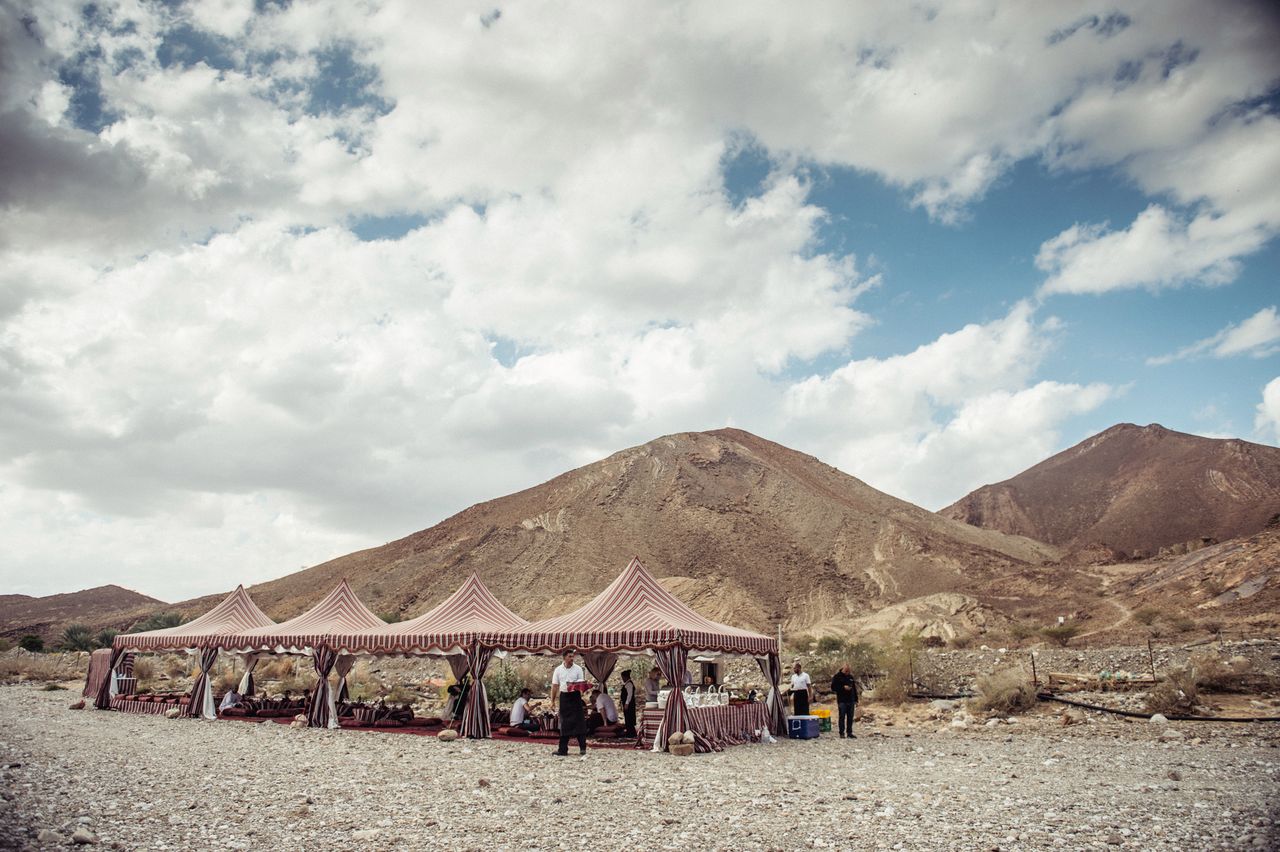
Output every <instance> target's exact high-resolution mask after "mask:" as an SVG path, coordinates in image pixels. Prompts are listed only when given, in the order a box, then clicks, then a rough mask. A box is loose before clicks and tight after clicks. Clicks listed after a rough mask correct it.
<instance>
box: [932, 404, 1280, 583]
mask: <svg viewBox="0 0 1280 852" xmlns="http://www.w3.org/2000/svg"><path fill="white" fill-rule="evenodd" d="M1278 512H1280V449H1278V448H1276V447H1268V446H1263V445H1260V444H1253V443H1250V442H1248V441H1241V440H1237V439H1227V440H1220V439H1214V438H1201V437H1198V436H1195V435H1187V434H1184V433H1181V432H1174V431H1171V430H1169V429H1165V428H1164V427H1162V426H1159V425H1155V424H1152V425H1150V426H1135V425H1133V424H1130V423H1123V424H1120V425H1118V426H1113V427H1111V428H1110V429H1107V430H1106V431H1105V432H1101V433H1100V434H1098V435H1095V436H1094V437H1092V438H1089V439H1088V440H1086V441H1083V442H1081V443H1079V444H1077V445H1076V446H1074V447H1071V448H1070V449H1068V450H1064V451H1063V452H1061V453H1058V454H1057V455H1055V456H1052V457H1051V458H1048V459H1046V460H1045V461H1043V462H1041V463H1040V464H1037V465H1036V466H1034V467H1032V468H1030V469H1028V470H1026V471H1024V472H1023V473H1020V474H1018V475H1017V476H1015V477H1013V478H1012V479H1007V480H1005V481H1004V482H1000V483H997V484H995V485H986V486H983V487H982V488H979V489H978V490H976V491H974V492H972V493H971V494H969V495H967V496H965V497H963V498H961V499H960V500H959V501H957V502H956V503H953V504H952V505H950V506H948V507H947V508H945V509H943V510H941V511H940V512H939V514H940V515H942V516H943V517H945V518H949V519H952V520H957V521H963V522H965V523H969V524H972V525H974V526H978V527H982V528H984V529H991V530H999V531H1001V532H1005V533H1009V534H1012V535H1023V536H1028V537H1030V538H1033V539H1036V540H1039V541H1044V542H1048V543H1050V544H1053V545H1057V546H1059V547H1062V548H1064V549H1066V550H1067V551H1068V553H1069V554H1070V555H1073V556H1077V557H1079V561H1109V560H1114V559H1120V560H1124V559H1132V558H1145V557H1148V556H1154V555H1158V554H1160V553H1161V551H1162V549H1163V550H1164V552H1165V553H1176V552H1186V551H1187V550H1189V549H1190V550H1194V549H1196V548H1198V547H1200V546H1202V545H1204V544H1212V543H1214V542H1222V541H1226V540H1228V539H1233V538H1237V537H1240V536H1248V535H1252V534H1254V533H1256V532H1258V531H1259V530H1261V529H1262V528H1263V527H1264V526H1265V525H1266V523H1267V521H1268V519H1270V518H1271V517H1273V516H1274V515H1276V513H1278Z"/></svg>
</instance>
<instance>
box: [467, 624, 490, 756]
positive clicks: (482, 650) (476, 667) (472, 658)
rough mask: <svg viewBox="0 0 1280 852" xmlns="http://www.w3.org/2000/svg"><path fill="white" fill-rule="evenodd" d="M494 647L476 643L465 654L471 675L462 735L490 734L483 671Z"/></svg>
mask: <svg viewBox="0 0 1280 852" xmlns="http://www.w3.org/2000/svg"><path fill="white" fill-rule="evenodd" d="M496 650H497V649H496V648H486V647H484V646H482V645H479V644H476V645H473V646H471V651H470V653H468V654H467V673H468V674H470V675H471V689H470V691H469V693H468V694H467V706H466V709H464V710H463V711H462V735H463V736H464V737H471V738H472V739H481V738H485V737H488V736H489V734H490V727H489V698H488V696H487V695H486V694H485V689H484V673H485V671H487V670H488V668H489V661H490V660H492V659H493V654H494V651H496Z"/></svg>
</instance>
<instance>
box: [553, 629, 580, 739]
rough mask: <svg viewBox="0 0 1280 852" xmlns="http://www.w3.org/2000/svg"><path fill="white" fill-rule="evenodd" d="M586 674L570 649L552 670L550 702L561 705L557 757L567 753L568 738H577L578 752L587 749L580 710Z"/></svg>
mask: <svg viewBox="0 0 1280 852" xmlns="http://www.w3.org/2000/svg"><path fill="white" fill-rule="evenodd" d="M586 685H587V684H586V675H585V674H584V673H583V671H582V666H580V665H578V664H576V663H575V662H574V661H573V652H572V651H569V652H568V653H566V654H565V655H564V662H563V663H561V664H560V665H558V666H556V669H555V671H554V672H552V673H551V705H552V706H553V707H554V706H555V705H556V704H557V702H558V703H559V705H560V747H559V748H558V749H556V752H555V754H556V756H557V757H565V756H566V755H568V754H569V739H570V738H571V737H573V738H576V739H577V740H578V753H579V754H582V755H584V756H585V755H586V753H587V722H586V718H585V714H584V712H583V709H584V708H583V704H582V690H583V689H584V688H585V687H586Z"/></svg>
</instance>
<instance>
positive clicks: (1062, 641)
mask: <svg viewBox="0 0 1280 852" xmlns="http://www.w3.org/2000/svg"><path fill="white" fill-rule="evenodd" d="M1079 632H1080V627H1079V625H1075V624H1056V625H1054V626H1053V627H1042V628H1040V635H1041V636H1043V637H1044V638H1046V639H1048V640H1049V641H1051V642H1057V643H1058V644H1059V645H1061V646H1062V647H1063V648H1065V647H1067V645H1069V644H1070V643H1071V640H1072V639H1074V638H1075V637H1076V635H1077V634H1078V633H1079Z"/></svg>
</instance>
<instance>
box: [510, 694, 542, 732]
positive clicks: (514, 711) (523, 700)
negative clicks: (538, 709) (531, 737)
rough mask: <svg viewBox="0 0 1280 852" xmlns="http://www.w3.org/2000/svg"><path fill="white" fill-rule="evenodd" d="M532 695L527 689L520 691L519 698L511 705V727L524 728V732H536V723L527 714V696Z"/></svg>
mask: <svg viewBox="0 0 1280 852" xmlns="http://www.w3.org/2000/svg"><path fill="white" fill-rule="evenodd" d="M532 694H533V693H532V692H530V691H529V690H528V689H527V688H526V689H522V690H520V697H519V698H517V699H516V703H515V704H512V705H511V719H510V723H511V727H513V728H524V729H525V730H526V731H536V730H538V722H537V720H536V719H534V718H533V716H531V715H530V713H529V696H531V695H532Z"/></svg>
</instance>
